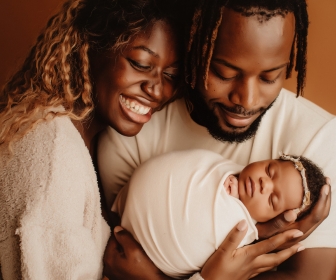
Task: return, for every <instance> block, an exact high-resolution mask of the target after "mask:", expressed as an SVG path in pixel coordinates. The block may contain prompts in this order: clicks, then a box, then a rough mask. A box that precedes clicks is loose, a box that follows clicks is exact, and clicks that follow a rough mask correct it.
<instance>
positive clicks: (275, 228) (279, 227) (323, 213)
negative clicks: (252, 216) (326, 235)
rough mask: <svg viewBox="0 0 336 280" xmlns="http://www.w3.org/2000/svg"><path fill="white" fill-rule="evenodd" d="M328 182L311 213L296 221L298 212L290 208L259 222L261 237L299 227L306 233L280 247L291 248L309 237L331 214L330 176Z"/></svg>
mask: <svg viewBox="0 0 336 280" xmlns="http://www.w3.org/2000/svg"><path fill="white" fill-rule="evenodd" d="M327 184H328V185H324V186H323V187H322V189H321V192H320V197H319V200H318V202H317V204H316V205H315V207H314V208H313V209H312V211H311V213H310V214H309V215H307V216H306V217H304V218H303V219H302V220H300V221H298V222H295V220H296V214H295V213H294V212H293V211H292V210H290V211H287V212H285V213H284V214H280V215H279V216H277V217H275V218H274V219H272V220H270V221H268V222H265V223H257V224H256V227H257V229H258V234H259V238H260V239H265V238H268V237H270V236H273V235H274V234H277V233H280V232H284V231H286V230H289V229H298V230H300V231H302V232H303V233H304V234H303V235H302V236H300V237H299V238H297V239H295V240H290V241H289V242H287V243H285V244H283V245H282V246H280V247H279V249H283V248H289V247H290V246H292V245H293V244H295V243H297V242H299V241H301V240H303V239H305V238H307V237H308V235H310V234H311V233H312V232H313V231H314V229H316V228H317V227H318V226H319V224H321V223H322V222H323V220H324V219H325V218H327V216H328V214H329V211H330V205H331V195H330V185H329V184H330V179H329V178H327Z"/></svg>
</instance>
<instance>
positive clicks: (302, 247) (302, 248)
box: [296, 246, 306, 252]
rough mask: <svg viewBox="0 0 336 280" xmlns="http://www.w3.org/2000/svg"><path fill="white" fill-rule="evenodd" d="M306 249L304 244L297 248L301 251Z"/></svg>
mask: <svg viewBox="0 0 336 280" xmlns="http://www.w3.org/2000/svg"><path fill="white" fill-rule="evenodd" d="M304 249H306V248H305V247H304V246H300V247H299V248H298V249H297V251H296V252H301V251H303V250H304Z"/></svg>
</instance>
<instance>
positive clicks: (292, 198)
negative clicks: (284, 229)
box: [238, 160, 303, 222]
mask: <svg viewBox="0 0 336 280" xmlns="http://www.w3.org/2000/svg"><path fill="white" fill-rule="evenodd" d="M238 193H239V199H240V200H241V201H242V202H243V204H244V205H245V207H246V208H247V210H248V211H249V213H250V214H251V216H252V218H253V219H255V220H256V221H258V222H265V221H268V220H270V219H272V218H274V217H275V216H277V215H278V214H280V213H282V212H284V211H286V210H289V209H295V208H299V207H300V206H301V204H302V198H303V187H302V178H301V175H300V173H299V171H297V170H296V169H295V167H294V164H293V163H292V162H290V161H281V160H265V161H259V162H254V163H251V164H249V165H248V166H246V167H245V168H244V169H243V171H242V172H241V173H240V175H239V178H238Z"/></svg>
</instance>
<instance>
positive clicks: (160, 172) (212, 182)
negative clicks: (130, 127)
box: [112, 150, 258, 277]
mask: <svg viewBox="0 0 336 280" xmlns="http://www.w3.org/2000/svg"><path fill="white" fill-rule="evenodd" d="M242 168H243V167H242V166H240V165H237V164H235V163H233V162H232V161H228V160H225V159H224V158H223V157H222V156H221V155H219V154H216V153H214V152H211V151H207V150H187V151H177V152H172V153H168V154H163V155H160V156H157V157H154V158H151V159H149V160H148V161H146V162H145V163H144V164H142V165H141V166H139V167H138V168H137V169H136V170H135V172H134V174H133V175H132V177H131V179H130V182H129V184H128V185H127V186H126V187H124V188H123V189H122V190H121V191H120V192H119V194H118V196H117V198H116V200H115V203H114V205H113V206H112V211H114V212H117V213H119V215H120V216H121V217H122V219H121V225H122V226H123V227H124V228H125V229H127V230H128V231H130V232H131V233H132V234H133V236H134V237H135V239H136V240H137V241H138V242H139V243H140V244H141V246H142V247H143V249H144V250H145V252H146V253H147V255H148V256H149V258H150V259H151V260H152V261H153V262H154V264H155V265H156V266H157V267H158V268H159V269H160V270H161V271H162V272H164V273H165V274H167V275H169V276H171V277H183V276H186V275H189V274H191V273H194V272H196V271H199V270H200V269H201V268H202V266H203V264H204V263H205V261H206V260H207V259H208V258H209V257H210V256H211V254H212V253H213V252H214V251H215V250H216V249H217V248H218V246H219V245H220V244H221V243H222V241H223V240H224V239H225V237H226V235H227V234H228V233H229V231H230V230H231V229H232V228H233V227H234V226H235V225H236V224H237V223H238V222H239V221H241V220H242V219H246V220H247V223H248V225H249V229H248V232H247V234H246V236H245V238H244V240H243V241H242V242H241V244H240V246H243V245H245V244H248V243H251V242H252V241H253V240H255V239H256V238H258V234H257V229H256V227H255V225H254V222H253V220H252V219H251V217H250V215H249V213H248V212H247V210H246V208H245V206H244V205H243V204H242V202H241V201H240V200H238V199H236V198H234V197H232V196H230V195H229V194H227V192H226V191H225V189H224V185H223V184H224V181H225V179H226V178H227V176H228V175H230V174H237V173H239V172H240V171H241V170H242Z"/></svg>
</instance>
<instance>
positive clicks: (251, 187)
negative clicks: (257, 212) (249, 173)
mask: <svg viewBox="0 0 336 280" xmlns="http://www.w3.org/2000/svg"><path fill="white" fill-rule="evenodd" d="M245 190H246V193H247V195H248V196H249V197H251V198H252V197H253V194H254V191H255V184H254V182H253V180H252V179H251V178H250V177H247V178H246V181H245Z"/></svg>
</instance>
